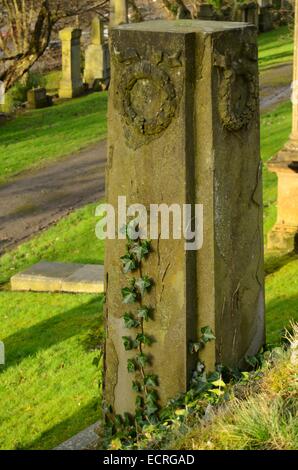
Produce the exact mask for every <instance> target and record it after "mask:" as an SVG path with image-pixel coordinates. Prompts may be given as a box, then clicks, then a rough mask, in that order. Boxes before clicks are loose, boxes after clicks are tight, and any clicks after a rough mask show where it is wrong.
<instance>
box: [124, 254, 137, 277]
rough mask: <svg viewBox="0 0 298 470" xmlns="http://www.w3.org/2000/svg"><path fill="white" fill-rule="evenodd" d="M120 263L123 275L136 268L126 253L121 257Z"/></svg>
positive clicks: (134, 262) (135, 263)
mask: <svg viewBox="0 0 298 470" xmlns="http://www.w3.org/2000/svg"><path fill="white" fill-rule="evenodd" d="M121 261H122V264H123V272H124V274H127V273H130V272H132V271H135V270H136V269H137V267H138V264H137V262H136V260H135V259H134V258H133V257H132V256H131V255H129V254H128V253H127V254H126V255H124V256H121Z"/></svg>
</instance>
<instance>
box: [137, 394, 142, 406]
mask: <svg viewBox="0 0 298 470" xmlns="http://www.w3.org/2000/svg"><path fill="white" fill-rule="evenodd" d="M136 407H137V408H142V407H143V398H142V397H141V396H140V395H138V396H137V397H136Z"/></svg>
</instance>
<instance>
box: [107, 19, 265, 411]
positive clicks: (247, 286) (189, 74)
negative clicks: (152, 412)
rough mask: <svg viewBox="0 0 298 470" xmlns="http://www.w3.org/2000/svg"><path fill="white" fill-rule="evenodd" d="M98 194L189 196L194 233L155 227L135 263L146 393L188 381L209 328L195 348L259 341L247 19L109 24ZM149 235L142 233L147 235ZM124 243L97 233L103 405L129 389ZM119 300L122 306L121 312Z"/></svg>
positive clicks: (255, 151) (211, 352)
mask: <svg viewBox="0 0 298 470" xmlns="http://www.w3.org/2000/svg"><path fill="white" fill-rule="evenodd" d="M111 50H112V58H111V59H112V60H111V66H112V73H111V77H112V81H111V86H110V100H109V113H108V119H109V134H108V155H109V156H108V166H107V184H106V187H107V201H108V202H109V203H110V204H112V205H113V206H114V207H115V209H116V213H117V215H119V211H118V210H117V207H118V197H119V196H126V197H127V205H128V206H129V205H131V204H134V203H136V204H143V205H144V206H145V207H146V208H147V209H148V211H149V210H150V205H151V204H161V203H164V204H167V205H169V206H170V205H171V204H178V206H179V207H180V206H181V205H183V204H192V205H194V204H197V203H200V204H203V207H204V209H203V210H204V224H203V226H204V228H203V235H204V240H203V245H202V248H201V249H200V250H198V251H186V249H185V240H183V239H174V237H173V236H172V237H170V239H169V240H166V239H163V238H162V237H158V239H153V240H152V253H151V254H150V256H149V257H148V258H147V260H146V261H145V262H144V268H143V274H146V275H148V277H149V278H151V279H153V281H154V285H153V288H152V289H151V291H150V292H149V293H148V294H147V297H146V302H147V304H149V305H150V306H151V308H152V309H153V310H152V311H153V321H150V322H148V323H146V325H145V326H146V328H145V329H146V333H147V334H149V335H150V336H151V337H152V338H153V339H154V343H153V344H152V345H151V346H150V348H149V346H144V351H145V353H148V354H150V357H151V359H152V362H150V364H148V365H147V367H148V369H149V372H148V373H149V374H153V375H155V374H156V375H157V376H158V396H159V403H160V404H161V405H163V404H165V403H166V401H167V400H168V399H169V398H171V397H173V396H175V395H176V394H177V393H179V392H185V391H186V389H187V388H188V385H189V382H190V379H191V376H192V372H193V369H194V367H195V364H196V362H197V358H196V355H193V354H191V353H190V349H189V346H190V342H195V341H197V340H198V338H199V336H200V329H201V328H202V327H205V326H209V327H210V328H211V329H212V331H213V332H214V334H215V336H216V340H215V341H211V342H210V343H208V344H207V346H206V348H205V349H204V350H203V351H202V353H201V355H200V359H201V360H203V361H204V363H205V366H206V368H207V369H208V370H212V369H214V367H215V364H225V365H227V366H231V367H235V366H242V365H243V364H244V358H245V356H247V355H248V356H249V355H254V354H255V353H256V352H257V351H258V350H259V348H260V347H261V346H262V345H263V343H264V279H263V229H262V226H263V210H262V177H261V161H260V147H259V101H258V53H257V34H256V29H255V27H253V26H248V25H244V24H243V23H225V22H217V21H213V22H211V21H208V22H206V21H197V20H195V21H192V20H178V21H159V20H157V21H148V22H144V23H139V24H130V25H123V26H119V27H116V28H113V29H112V31H111ZM151 238H153V237H151ZM125 251H126V241H125V240H122V239H119V237H117V238H116V239H114V240H113V239H109V240H107V243H106V259H105V273H106V275H105V276H106V280H105V282H106V293H107V298H106V325H107V336H106V350H105V386H104V395H105V402H106V404H107V405H111V406H112V408H113V410H114V412H115V413H120V414H122V413H124V412H132V413H133V412H134V409H135V398H136V393H135V392H134V391H132V380H133V379H134V377H133V374H131V373H129V372H128V369H127V359H128V358H131V357H132V354H134V351H128V352H127V351H125V350H124V346H123V341H122V337H125V336H129V335H130V334H131V330H128V329H127V328H126V327H125V323H124V321H123V318H122V317H123V314H124V312H125V311H126V310H130V308H129V307H130V305H127V306H126V305H124V304H123V298H122V295H121V288H123V287H125V286H126V285H127V283H128V279H130V275H128V274H123V272H122V270H121V261H120V258H121V256H122V255H123V254H124V253H125ZM134 309H135V307H134V305H132V307H131V310H132V312H133V313H136V312H135V310H134Z"/></svg>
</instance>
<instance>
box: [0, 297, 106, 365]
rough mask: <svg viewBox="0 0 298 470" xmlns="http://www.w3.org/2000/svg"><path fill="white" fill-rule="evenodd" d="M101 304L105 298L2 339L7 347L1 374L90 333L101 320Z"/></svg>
mask: <svg viewBox="0 0 298 470" xmlns="http://www.w3.org/2000/svg"><path fill="white" fill-rule="evenodd" d="M102 302H103V296H98V297H97V298H94V299H92V300H91V301H89V302H87V303H85V304H82V305H79V306H78V307H75V308H72V309H71V310H68V311H66V312H63V313H61V314H59V315H55V316H53V317H51V318H49V319H47V320H45V321H42V322H40V323H37V324H35V325H33V326H31V327H29V328H23V329H20V330H19V331H17V332H16V333H14V334H13V335H11V336H8V337H6V338H2V341H3V342H4V344H5V352H6V364H5V366H4V367H1V368H0V373H1V372H4V371H6V370H7V369H8V367H12V366H14V365H16V364H19V363H20V362H21V361H22V360H23V359H25V358H26V357H28V356H34V355H35V354H36V353H38V352H39V351H41V350H44V349H47V348H50V347H51V346H53V345H54V344H58V343H60V342H62V341H65V340H67V339H68V338H71V337H72V336H75V335H77V334H82V333H83V332H84V331H86V330H90V329H91V328H92V326H93V325H92V324H91V321H92V319H94V320H93V323H94V326H96V324H98V322H99V321H98V318H95V315H94V314H98V315H99V316H100V318H101V317H102Z"/></svg>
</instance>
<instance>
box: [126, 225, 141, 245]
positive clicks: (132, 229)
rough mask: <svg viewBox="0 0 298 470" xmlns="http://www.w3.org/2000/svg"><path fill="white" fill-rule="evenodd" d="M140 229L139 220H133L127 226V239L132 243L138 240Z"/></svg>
mask: <svg viewBox="0 0 298 470" xmlns="http://www.w3.org/2000/svg"><path fill="white" fill-rule="evenodd" d="M138 229H139V223H138V221H137V220H131V221H130V222H128V224H127V225H126V237H127V239H128V240H129V241H130V242H131V241H135V240H136V233H137V232H138Z"/></svg>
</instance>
